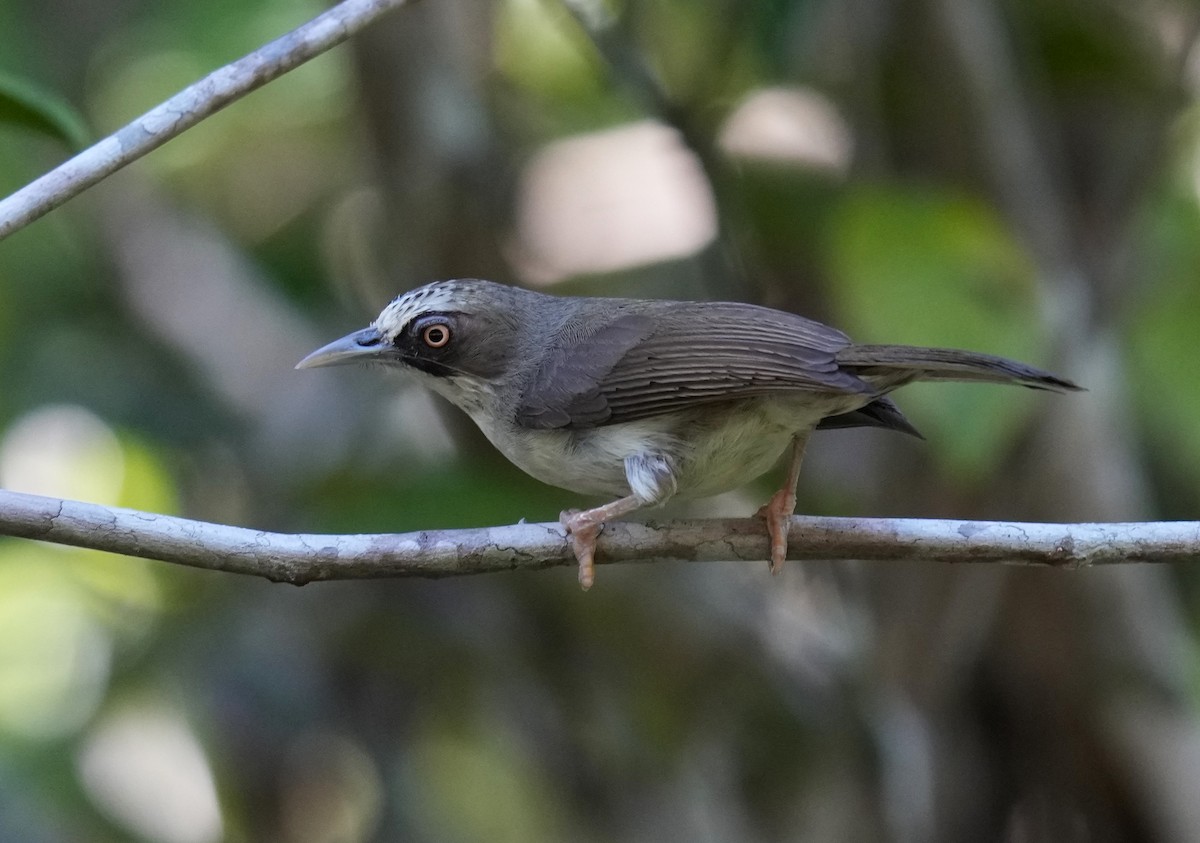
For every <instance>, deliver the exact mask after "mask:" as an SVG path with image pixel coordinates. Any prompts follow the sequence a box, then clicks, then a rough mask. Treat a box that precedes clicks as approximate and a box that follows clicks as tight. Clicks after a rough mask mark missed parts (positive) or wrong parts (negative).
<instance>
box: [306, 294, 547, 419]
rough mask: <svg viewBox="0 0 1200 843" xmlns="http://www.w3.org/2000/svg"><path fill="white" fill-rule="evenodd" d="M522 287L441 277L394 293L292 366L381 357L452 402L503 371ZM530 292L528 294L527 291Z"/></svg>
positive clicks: (380, 360) (511, 345)
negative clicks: (358, 326)
mask: <svg viewBox="0 0 1200 843" xmlns="http://www.w3.org/2000/svg"><path fill="white" fill-rule="evenodd" d="M519 294H521V291H520V290H517V289H515V288H512V287H506V286H504V285H502V284H494V283H492V282H490V281H479V280H474V279H462V280H454V281H438V282H435V283H433V284H427V285H426V286H424V287H418V288H417V289H415V290H411V291H409V292H407V293H404V294H403V295H400V296H398V297H397V298H395V299H394V300H393V301H392V302H391V303H390V304H388V306H387V307H385V308H384V309H383V311H382V312H381V313H380V314H379V316H378V317H376V319H375V321H374V322H372V323H371V325H370V326H369V327H367V328H363V329H362V330H360V331H355V332H354V333H352V334H348V335H346V336H344V337H342V338H341V339H338V340H334V341H333V342H331V343H329V344H328V345H326V346H323V347H321V348H318V349H317V350H316V351H314V352H313V353H312V354H310V355H308V356H307V357H305V358H304V359H303V360H301V361H300V362H299V363H298V364H296V368H297V369H313V368H317V367H319V366H340V365H342V364H346V363H381V364H384V365H386V366H388V367H395V368H397V369H401V370H407V371H409V372H413V373H416V374H418V375H421V376H423V377H422V380H424V381H426V383H427V384H429V385H430V386H432V387H434V388H435V389H436V390H437V391H438V392H441V393H442V394H443V395H445V396H446V397H447V398H449V399H450V400H452V401H455V403H459V401H457V400H456V398H457V397H458V393H460V392H461V391H462V390H469V391H472V392H473V391H475V388H478V387H479V386H482V385H487V384H491V383H493V382H494V381H496V380H497V379H499V378H501V377H502V376H503V374H504V372H505V369H506V367H507V364H508V362H509V360H510V359H511V358H512V356H513V348H514V340H515V337H516V335H517V327H518V325H517V313H518V309H519V302H518V301H517V298H516V297H517V296H518V295H519ZM527 295H528V294H527Z"/></svg>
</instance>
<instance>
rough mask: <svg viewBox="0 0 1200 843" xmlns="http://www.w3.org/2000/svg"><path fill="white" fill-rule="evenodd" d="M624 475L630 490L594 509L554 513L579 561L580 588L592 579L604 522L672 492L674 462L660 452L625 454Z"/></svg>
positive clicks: (584, 587) (661, 498)
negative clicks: (629, 492)
mask: <svg viewBox="0 0 1200 843" xmlns="http://www.w3.org/2000/svg"><path fill="white" fill-rule="evenodd" d="M625 479H626V480H628V481H629V488H630V490H632V492H633V494H631V495H627V496H625V497H623V498H618V499H617V500H615V501H613V502H612V503H606V504H604V506H598V507H596V508H595V509H587V510H583V511H582V512H581V511H580V510H578V509H568V510H564V511H563V512H562V513H561V514H560V515H559V516H558V521H559V523H560V524H562V525H563V528H564V529H566V531H567V533H568V535H570V537H571V547H572V549H573V550H574V551H575V558H576V559H577V560H578V561H579V586H580V588H582V589H583V590H584V591H587V590H588V589H589V588H591V587H592V583H593V582H595V579H596V539H597V538H599V536H600V531H601V530H603V529H604V522H605V521H610V520H612V519H613V518H620V517H621V516H622V515H628V514H629V513H631V512H633V511H634V510H635V509H641V508H642V507H643V506H651V505H653V504H659V503H662V502H663V501H665V500H666V499H667V498H669V497H671V495H673V494H675V488H676V480H675V465H674V462H673V461H672V460H671V458H670V457H668V456H667V455H665V454H662V453H657V452H650V453H638V454H633V455H631V456H628V457H626V458H625Z"/></svg>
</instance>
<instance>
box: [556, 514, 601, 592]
mask: <svg viewBox="0 0 1200 843" xmlns="http://www.w3.org/2000/svg"><path fill="white" fill-rule="evenodd" d="M558 521H559V523H560V524H562V525H563V529H565V530H566V531H567V535H568V537H569V538H570V540H571V549H572V550H574V551H575V559H576V561H578V562H579V587H580V588H582V589H583V590H584V591H587V590H588V589H589V588H591V587H592V584H593V583H594V582H595V581H596V539H598V538H599V537H600V533H601V531H602V530H603V529H604V522H603V521H599V522H597V521H594V520H592V519H591V518H588V517H587V513H585V512H580V511H579V510H578V509H568V510H564V511H563V512H562V514H561V515H559V517H558Z"/></svg>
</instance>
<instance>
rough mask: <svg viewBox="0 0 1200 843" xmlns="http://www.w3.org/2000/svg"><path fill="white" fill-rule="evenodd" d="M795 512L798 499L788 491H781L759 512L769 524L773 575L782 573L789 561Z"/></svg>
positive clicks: (768, 532) (760, 516)
mask: <svg viewBox="0 0 1200 843" xmlns="http://www.w3.org/2000/svg"><path fill="white" fill-rule="evenodd" d="M795 511H796V498H795V496H794V495H792V494H791V493H790V491H789V490H786V489H780V490H779V491H778V492H776V493H775V494H774V496H772V498H771V500H770V501H769V502H768V503H766V504H764V505H763V506H762V507H761V508H760V509H759V510H758V517H759V518H762V519H764V520H765V521H766V522H767V537H768V538H769V539H770V541H771V573H772V574H778V573H779V572H780V571H782V570H783V563H784V562H785V561H786V560H787V548H788V528H789V527H790V526H791V520H792V513H793V512H795Z"/></svg>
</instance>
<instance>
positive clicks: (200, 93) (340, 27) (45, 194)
mask: <svg viewBox="0 0 1200 843" xmlns="http://www.w3.org/2000/svg"><path fill="white" fill-rule="evenodd" d="M410 2H414V0H344V2H342V3H339V4H338V5H336V6H334V7H333V8H331V9H329V10H328V11H326V12H324V13H322V14H320V15H318V16H317V17H315V18H313V19H312V20H310V21H309V22H308V23H305V24H303V25H302V26H299V27H297V28H296V29H294V30H292V31H291V32H289V33H288V34H287V35H284V36H282V37H280V38H277V39H275V40H274V41H272V42H271V43H269V44H266V45H265V46H262V47H260V48H259V49H257V50H255V51H254V52H252V53H249V54H248V55H246V56H243V57H242V58H240V59H238V60H237V61H235V62H233V63H231V64H227V65H225V66H224V67H222V68H220V69H218V70H214V71H213V72H212V73H210V74H208V75H207V76H205V77H204V78H203V79H201V80H200V81H198V82H194V83H193V84H191V85H189V86H188V87H186V88H184V89H183V90H182V91H180V92H179V93H178V94H175V95H174V96H173V97H171V98H170V99H168V100H167V101H166V102H163V103H161V104H160V105H157V106H155V107H154V108H152V109H150V110H149V111H147V112H146V113H145V114H143V115H142V116H141V117H138V118H137V119H136V120H134V121H133V122H131V123H129V124H127V125H126V126H124V127H123V128H121V129H118V130H117V131H116V132H115V133H113V134H111V135H109V136H108V137H107V138H105V139H104V140H102V141H100V142H99V143H96V144H94V145H93V146H90V147H88V148H87V149H85V150H84V151H83V152H81V153H79V154H78V155H76V156H75V157H74V158H71V159H70V160H68V161H66V162H64V163H63V164H61V165H59V166H58V167H56V168H55V169H53V170H51V171H50V172H48V173H46V174H45V175H43V176H41V177H40V178H38V179H36V180H34V181H32V182H30V183H29V184H27V185H26V186H25V187H23V188H21V189H20V190H18V191H17V192H16V193H14V194H12V195H11V196H9V197H8V198H7V199H4V200H2V201H0V240H3V239H4V238H5V237H7V236H8V235H10V234H12V233H13V232H15V231H18V230H19V229H21V228H24V227H25V226H26V225H28V224H29V223H31V222H33V221H34V220H36V219H38V218H39V217H41V216H43V215H45V214H47V213H49V212H50V211H52V210H54V209H55V208H57V207H58V206H59V205H61V204H62V203H64V202H66V201H67V200H68V199H70V198H72V197H74V196H76V195H78V194H80V193H82V192H83V191H84V190H86V189H87V188H89V187H91V186H92V185H94V184H96V183H97V182H99V181H101V180H102V179H104V178H105V177H106V176H109V175H111V174H112V173H114V172H116V171H117V170H119V169H121V168H122V167H124V166H125V165H126V164H129V163H130V162H132V161H135V160H137V159H138V158H140V157H142V156H143V155H145V154H146V153H147V152H150V151H151V150H153V149H157V148H158V147H160V146H162V145H163V144H164V143H166V142H167V141H169V140H170V139H171V138H173V137H175V136H176V135H179V134H181V133H182V132H184V131H185V130H187V129H190V128H191V127H192V126H194V125H196V124H197V123H199V122H200V121H201V120H203V119H204V118H206V117H209V116H210V115H212V114H215V113H216V112H217V111H220V110H221V109H222V108H224V107H225V106H227V105H229V104H230V103H231V102H234V101H235V100H238V99H240V98H242V97H244V96H245V95H246V94H248V93H250V92H251V91H254V90H256V89H257V88H260V87H262V86H263V85H265V84H266V83H268V82H270V81H271V80H273V79H276V78H278V77H279V76H282V75H283V74H284V73H287V72H288V71H289V70H292V69H294V68H296V67H298V66H299V65H301V64H303V63H304V62H306V61H308V60H309V59H311V58H313V57H315V56H318V55H320V54H321V53H323V52H325V51H326V50H328V49H329V48H330V47H334V46H336V45H338V44H340V43H342V42H343V41H345V40H346V39H347V38H349V37H350V36H351V35H353V34H354V33H356V32H358V31H359V30H360V29H362V28H363V27H365V26H367V25H368V24H370V23H371V22H373V21H374V20H376V19H377V18H378V17H380V16H381V15H383V14H384V13H385V12H388V11H390V10H392V9H395V8H399V7H400V6H403V5H405V4H407V3H410Z"/></svg>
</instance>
